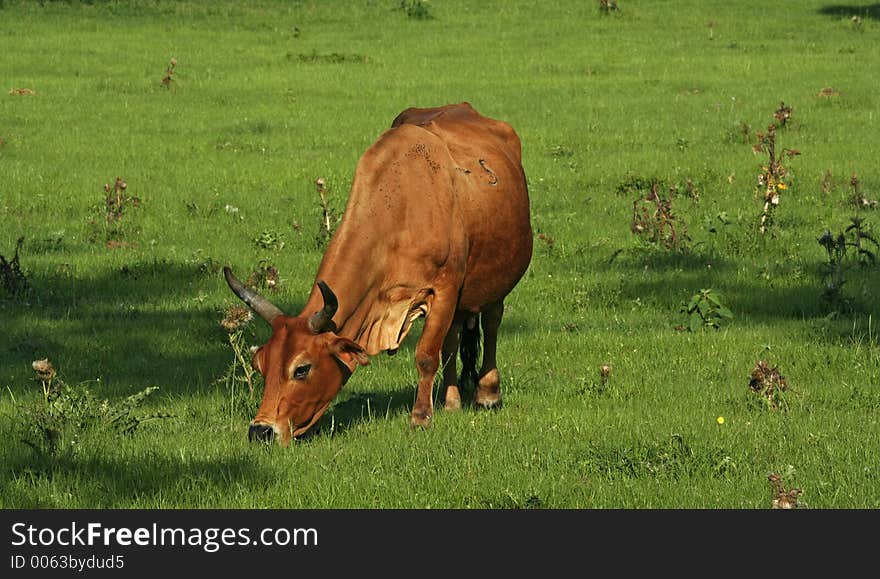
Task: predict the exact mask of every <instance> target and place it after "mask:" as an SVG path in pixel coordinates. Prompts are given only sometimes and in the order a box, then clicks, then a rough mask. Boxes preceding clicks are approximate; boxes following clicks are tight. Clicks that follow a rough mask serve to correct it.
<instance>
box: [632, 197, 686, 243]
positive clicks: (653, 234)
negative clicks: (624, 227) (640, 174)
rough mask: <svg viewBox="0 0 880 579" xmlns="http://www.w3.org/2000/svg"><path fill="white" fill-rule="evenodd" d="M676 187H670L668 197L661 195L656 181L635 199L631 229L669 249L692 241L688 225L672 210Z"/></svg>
mask: <svg viewBox="0 0 880 579" xmlns="http://www.w3.org/2000/svg"><path fill="white" fill-rule="evenodd" d="M676 189H677V188H676V187H672V188H670V189H669V195H668V196H667V197H666V199H663V198H662V197H660V193H659V192H658V190H659V185H658V184H657V183H656V182H655V183H653V184H652V185H651V190H650V191H649V192H648V193H647V194H646V195H645V196H644V197H639V198H638V199H636V200H635V201H633V219H632V223H630V231H632V232H633V233H635V234H636V235H641V236H645V239H647V240H648V241H650V242H651V243H659V244H662V245H663V247H664V248H666V250H667V251H671V250H675V251H678V250H680V249H682V247H683V246H684V244H685V243H686V242H688V241H690V237H688V234H687V226H686V225H685V223H684V222H683V221H680V220H679V219H678V217H677V216H676V215H675V213H673V211H672V200H673V198H674V197H675V191H676Z"/></svg>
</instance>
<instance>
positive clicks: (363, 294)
mask: <svg viewBox="0 0 880 579" xmlns="http://www.w3.org/2000/svg"><path fill="white" fill-rule="evenodd" d="M373 241H374V240H372V239H371V235H370V233H369V232H364V231H360V232H357V233H356V234H355V235H350V234H349V233H348V228H346V227H345V219H343V222H342V223H341V224H340V227H339V229H338V230H337V232H336V234H335V235H334V236H333V239H332V240H331V241H330V244H329V245H328V246H327V251H325V252H324V258H323V259H322V260H321V265H320V266H319V267H318V273H317V275H316V276H315V283H313V284H312V288H311V293H310V294H309V299H308V301H307V302H306V305H305V307H303V309H302V312H300V316H310V315H312V314H313V313H315V312H317V311H318V310H320V309H321V308H323V307H324V298H323V296H322V295H321V291H320V290H319V289H318V287H317V282H318V281H321V280H323V281H324V282H326V283H327V285H328V286H329V287H330V289H331V290H332V291H333V293H334V294H336V299H337V300H338V302H339V308H338V309H337V310H336V314H335V315H334V316H333V321H334V322H335V323H336V327H337V328H338V331H337V333H338V334H339V335H340V336H344V337H346V338H350V339H354V337H355V336H354V334H355V333H356V332H357V331H358V329H359V328H351V327H346V322H347V321H348V320H349V318H351V316H352V314H354V313H355V311H357V309H358V308H360V307H363V305H364V304H365V302H371V301H372V300H371V296H370V294H371V292H372V291H373V290H374V286H375V283H374V282H375V279H376V276H375V275H373V274H374V272H376V271H378V268H377V267H376V264H375V263H373V262H372V261H371V258H372V255H374V252H373V251H372V246H373V243H372V242H373Z"/></svg>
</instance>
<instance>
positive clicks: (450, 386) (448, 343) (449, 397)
mask: <svg viewBox="0 0 880 579" xmlns="http://www.w3.org/2000/svg"><path fill="white" fill-rule="evenodd" d="M460 338H461V320H458V319H455V320H453V321H452V325H451V326H450V327H449V331H448V332H446V339H445V340H443V387H444V388H445V389H446V396H445V398H444V408H446V410H459V409H460V408H461V393H460V392H459V391H458V380H457V378H456V374H455V370H456V359H457V357H458V343H459V341H460Z"/></svg>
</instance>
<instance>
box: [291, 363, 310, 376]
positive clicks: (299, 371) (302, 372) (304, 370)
mask: <svg viewBox="0 0 880 579" xmlns="http://www.w3.org/2000/svg"><path fill="white" fill-rule="evenodd" d="M311 369H312V365H311V364H303V365H302V366H297V367H296V369H295V370H294V371H293V379H294V380H302V379H304V378H305V377H306V376H308V375H309V370H311Z"/></svg>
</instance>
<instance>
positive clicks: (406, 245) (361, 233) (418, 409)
mask: <svg viewBox="0 0 880 579" xmlns="http://www.w3.org/2000/svg"><path fill="white" fill-rule="evenodd" d="M531 254H532V230H531V226H530V220H529V200H528V192H527V187H526V179H525V175H524V173H523V169H522V165H521V150H520V141H519V138H518V137H517V135H516V134H515V133H514V131H513V129H511V127H510V126H509V125H507V124H506V123H503V122H500V121H496V120H492V119H489V118H486V117H483V116H481V115H480V114H479V113H477V112H476V111H475V110H474V109H473V108H472V107H471V106H470V105H469V104H467V103H462V104H459V105H449V106H445V107H440V108H434V109H407V110H406V111H404V112H402V113H401V114H400V115H399V116H398V117H397V118H396V119H395V120H394V122H393V124H392V128H390V129H389V130H387V131H385V132H384V133H383V134H382V135H381V136H380V137H379V138H378V140H377V141H376V142H375V144H373V145H372V146H371V147H370V148H369V149H368V150H367V151H366V152H365V153H364V154H363V156H362V157H361V159H360V161H359V162H358V165H357V168H356V170H355V175H354V180H353V183H352V188H351V194H350V196H349V199H348V204H347V205H346V208H345V214H344V217H343V219H342V222H341V223H340V224H339V227H338V229H337V230H336V232H335V234H334V235H333V238H332V239H331V240H330V243H329V245H328V247H327V250H326V252H325V254H324V257H323V260H322V261H321V265H320V266H319V268H318V272H317V276H316V282H319V281H323V282H326V287H325V291H326V288H327V287H329V288H331V289H332V293H335V296H333V299H334V301H335V300H338V308H337V307H335V304H334V305H333V307H332V308H329V309H325V296H324V295H322V292H321V291H319V288H318V285H317V284H316V285H315V286H314V287H313V288H312V292H311V294H310V296H309V299H308V301H307V303H306V305H305V307H304V308H303V310H302V311H301V313H300V314H299V315H298V316H296V317H292V316H285V315H278V316H275V313H276V312H275V309H273V308H274V306H271V304H262V305H263V310H264V311H265V312H267V313H265V314H261V315H263V317H264V319H267V321H269V322H270V323H271V324H272V327H273V334H272V337H271V338H270V340H269V341H268V342H267V343H266V344H265V345H264V346H263V347H262V348H261V349H260V350H259V351H258V352H257V354H256V355H255V358H254V364H255V366H256V367H258V369H259V370H260V371H261V373H262V374H263V376H264V378H265V390H264V395H263V401H262V404H261V407H260V410H259V413H258V414H257V416H256V418H255V419H254V421H253V422H252V425H253V426H252V429H253V428H254V427H255V426H257V425H259V426H262V427H272V429H274V431H275V433H276V434H278V435H279V439H280V441H281V443H282V444H286V443H287V442H288V441H289V440H290V438H291V436H297V435H299V434H301V433H303V432H305V431H306V430H308V429H309V428H310V427H311V426H312V425H313V424H314V423H315V422H316V421H317V420H318V418H320V416H321V415H322V414H323V412H324V411H325V410H326V408H327V407H328V406H329V404H330V402H331V401H332V400H333V398H334V397H335V396H336V395H337V393H338V392H339V390H340V388H341V387H342V385H343V384H344V383H345V381H346V380H347V379H348V377H349V376H350V375H351V373H352V372H354V370H355V369H356V367H357V366H358V365H359V364H361V365H364V364H366V363H367V362H368V359H367V357H366V355H375V354H377V353H379V352H382V351H385V350H396V349H397V348H398V347H399V345H400V343H401V342H402V341H403V339H404V338H405V337H406V335H407V332H409V330H410V328H411V326H412V323H413V321H414V320H415V319H416V318H418V317H419V316H426V322H425V327H424V329H423V331H422V337H421V338H420V341H419V343H418V346H417V348H416V362H417V369H418V371H419V393H418V397H417V400H416V404H415V407H414V409H413V418H412V422H413V424H418V425H427V424H428V423H429V421H430V418H431V413H432V411H433V405H432V401H431V396H430V389H431V384H432V382H433V376H434V374H435V373H436V371H437V369H438V367H439V357H440V349H441V344H443V341H444V338H445V336H446V334H447V332H452V331H455V332H457V331H458V330H459V329H460V322H459V325H455V324H454V323H453V320H460V319H461V318H462V316H466V315H469V314H474V313H478V312H480V311H481V309H482V308H484V307H489V306H490V305H491V306H492V307H493V308H496V310H493V311H495V312H496V313H497V315H496V314H493V319H495V318H497V322H498V323H500V315H501V314H500V312H501V309H500V307H499V306H500V304H501V302H502V300H503V299H504V297H505V296H506V295H507V294H508V293H509V292H510V291H511V290H512V289H513V287H514V286H515V285H516V283H517V282H518V281H519V279H520V278H521V277H522V275H523V273H524V272H525V271H526V268H527V267H528V265H529V261H530V259H531ZM230 276H231V273H230V274H229V275H228V276H227V281H229V283H230V286H231V287H232V288H233V290H234V291H235V292H236V293H237V294H238V295H239V297H241V298H242V299H244V300H245V301H246V302H247V303H248V304H249V305H251V306H252V307H254V304H261V302H260V300H261V299H262V298H260V296H255V295H254V294H253V293H248V292H245V291H242V290H241V284H240V282H238V281H237V280H235V279H234V277H232V278H231V279H232V280H233V281H230ZM332 293H331V294H327V295H328V296H332ZM322 310H323V311H325V312H332V314H331V313H328V314H327V315H325V316H324V317H325V320H324V321H325V322H326V324H323V323H322V324H320V326H321V327H320V328H316V326H315V324H314V323H311V324H310V323H309V321H308V320H309V318H311V317H312V316H313V315H314V314H315V313H316V312H319V311H322ZM334 310H335V311H334ZM331 315H332V322H331V321H330V318H331ZM314 319H315V318H312V320H313V321H314ZM450 328H453V329H452V330H450ZM334 330H335V331H334ZM495 330H497V324H496V325H495V327H494V329H493V330H492V332H491V333H492V334H493V337H492V339H493V340H494V334H495ZM489 333H490V332H487V339H488V334H489ZM456 341H457V338H456ZM491 347H492V364H494V342H493V344H492V346H491ZM453 364H454V362H453ZM484 365H485V360H484ZM452 370H453V373H454V365H453V369H452ZM492 372H494V374H492ZM489 374H490V378H491V379H493V380H495V382H494V383H493V384H494V386H493V387H494V388H496V389H497V370H494V366H493V367H492V368H491V369H490V371H489ZM481 386H482V384H481ZM498 400H500V398H499V399H498Z"/></svg>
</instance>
